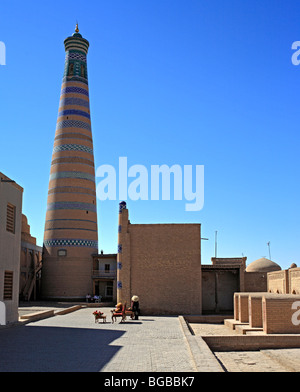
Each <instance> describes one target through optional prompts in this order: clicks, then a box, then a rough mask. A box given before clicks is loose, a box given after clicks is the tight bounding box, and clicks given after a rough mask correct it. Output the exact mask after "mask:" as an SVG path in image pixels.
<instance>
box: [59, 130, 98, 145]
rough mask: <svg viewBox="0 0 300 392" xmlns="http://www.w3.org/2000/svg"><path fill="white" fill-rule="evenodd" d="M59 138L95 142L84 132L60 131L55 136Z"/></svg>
mask: <svg viewBox="0 0 300 392" xmlns="http://www.w3.org/2000/svg"><path fill="white" fill-rule="evenodd" d="M59 139H81V140H88V141H89V142H91V143H92V142H93V139H92V138H91V137H89V136H86V135H84V134H83V133H78V132H76V133H69V132H64V133H60V134H58V135H57V136H55V139H54V140H59Z"/></svg>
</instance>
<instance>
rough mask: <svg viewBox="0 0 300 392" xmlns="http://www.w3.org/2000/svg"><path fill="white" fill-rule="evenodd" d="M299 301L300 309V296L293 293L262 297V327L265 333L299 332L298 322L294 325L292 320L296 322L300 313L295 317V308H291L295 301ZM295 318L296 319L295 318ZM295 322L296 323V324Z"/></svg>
mask: <svg viewBox="0 0 300 392" xmlns="http://www.w3.org/2000/svg"><path fill="white" fill-rule="evenodd" d="M296 301H297V302H298V301H299V307H298V310H299V309H300V296H299V295H293V294H290V295H288V294H286V295H278V296H276V297H267V296H266V297H263V300H262V305H263V329H264V332H265V333H268V334H272V333H285V334H289V333H291V334H293V333H296V334H299V333H300V323H299V324H298V325H295V323H293V317H294V321H297V323H298V322H299V321H300V315H298V317H296V316H295V315H296V312H297V309H296V308H295V309H293V308H292V306H293V304H294V303H295V302H296ZM295 319H297V320H295ZM297 323H296V324H297Z"/></svg>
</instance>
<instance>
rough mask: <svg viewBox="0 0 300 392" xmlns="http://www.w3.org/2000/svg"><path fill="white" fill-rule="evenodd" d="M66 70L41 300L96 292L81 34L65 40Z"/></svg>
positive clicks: (88, 121) (92, 177)
mask: <svg viewBox="0 0 300 392" xmlns="http://www.w3.org/2000/svg"><path fill="white" fill-rule="evenodd" d="M64 45H65V52H66V57H65V71H64V76H63V81H62V86H61V96H60V104H59V111H58V117H57V124H56V132H55V139H54V147H53V154H52V162H51V171H50V179H49V190H48V200H47V213H46V222H45V231H44V246H43V248H44V250H43V252H44V253H43V272H42V296H43V297H44V298H52V299H58V298H61V299H63V298H65V299H67V298H72V299H81V298H83V297H85V296H86V294H87V293H88V292H91V291H92V290H93V285H92V277H91V275H92V269H93V258H92V255H94V254H97V253H98V232H97V210H96V187H95V167H94V153H93V138H92V131H91V118H90V105H89V86H88V75H87V52H88V48H89V42H88V41H87V40H86V39H84V38H83V37H82V35H81V34H80V33H79V29H78V26H76V30H75V33H74V34H73V35H72V36H71V37H68V38H66V39H65V41H64Z"/></svg>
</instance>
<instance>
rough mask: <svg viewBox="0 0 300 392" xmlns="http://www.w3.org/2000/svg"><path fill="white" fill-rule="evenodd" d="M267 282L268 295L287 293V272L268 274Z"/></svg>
mask: <svg viewBox="0 0 300 392" xmlns="http://www.w3.org/2000/svg"><path fill="white" fill-rule="evenodd" d="M267 281H268V285H267V291H268V292H269V293H277V294H288V293H289V278H288V270H282V271H274V272H268V277H267Z"/></svg>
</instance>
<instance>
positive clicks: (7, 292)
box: [3, 271, 14, 300]
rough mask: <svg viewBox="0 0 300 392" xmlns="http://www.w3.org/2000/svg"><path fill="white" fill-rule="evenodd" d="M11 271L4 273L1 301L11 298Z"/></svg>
mask: <svg viewBox="0 0 300 392" xmlns="http://www.w3.org/2000/svg"><path fill="white" fill-rule="evenodd" d="M13 274H14V273H13V271H5V272H4V288H3V299H4V300H12V297H13Z"/></svg>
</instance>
